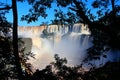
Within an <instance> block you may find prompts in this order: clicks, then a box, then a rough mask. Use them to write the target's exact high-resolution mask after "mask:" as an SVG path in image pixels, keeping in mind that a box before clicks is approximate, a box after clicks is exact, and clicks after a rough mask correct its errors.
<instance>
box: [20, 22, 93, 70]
mask: <svg viewBox="0 0 120 80" xmlns="http://www.w3.org/2000/svg"><path fill="white" fill-rule="evenodd" d="M84 27H85V26H83V25H82V24H74V26H73V30H72V32H70V33H69V28H68V26H60V25H49V26H47V27H44V29H43V28H42V29H41V28H40V27H38V29H37V27H19V29H18V34H19V37H22V38H31V39H32V50H31V51H32V52H33V53H34V54H36V55H35V58H36V59H31V60H30V61H29V62H31V63H32V64H33V66H34V67H35V68H39V69H41V68H44V67H45V66H46V65H47V64H49V63H50V62H52V61H53V60H54V59H53V57H54V54H59V56H60V57H66V58H67V60H68V65H71V66H72V65H79V64H80V61H81V60H82V58H83V57H84V55H85V50H86V49H87V48H89V47H90V45H91V44H90V37H89V34H90V33H89V31H87V28H86V27H85V28H84ZM45 29H46V30H47V33H48V34H50V33H54V35H50V36H47V37H46V38H45V37H44V38H43V37H41V35H43V33H42V32H43V30H45ZM44 36H45V35H44Z"/></svg>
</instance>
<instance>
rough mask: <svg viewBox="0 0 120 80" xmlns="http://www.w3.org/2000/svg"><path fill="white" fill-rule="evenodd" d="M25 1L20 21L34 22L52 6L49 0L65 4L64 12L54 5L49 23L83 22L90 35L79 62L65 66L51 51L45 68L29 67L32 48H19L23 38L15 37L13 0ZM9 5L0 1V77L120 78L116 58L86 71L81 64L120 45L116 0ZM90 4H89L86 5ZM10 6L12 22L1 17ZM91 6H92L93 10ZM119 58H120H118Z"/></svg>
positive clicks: (42, 0)
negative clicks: (33, 68) (25, 9)
mask: <svg viewBox="0 0 120 80" xmlns="http://www.w3.org/2000/svg"><path fill="white" fill-rule="evenodd" d="M24 1H27V2H28V4H29V5H31V6H32V8H30V10H29V12H28V14H25V15H23V16H22V17H21V20H22V21H27V22H28V24H29V23H30V22H36V21H37V20H38V18H39V17H40V16H42V17H44V18H45V17H47V15H49V14H46V10H47V9H49V8H52V6H51V5H52V3H56V4H57V6H58V7H63V8H64V7H68V12H67V13H64V12H63V11H62V9H61V10H60V9H58V10H57V9H55V19H54V20H52V24H71V25H73V24H74V23H77V22H79V23H83V24H87V25H88V28H89V29H90V32H91V37H93V40H92V43H93V46H91V47H90V48H89V49H87V50H86V51H87V57H86V58H85V59H84V60H83V63H82V64H80V65H79V66H74V67H70V66H67V65H66V64H67V59H66V58H60V57H59V55H57V54H56V55H54V59H55V61H54V62H51V63H50V64H49V65H46V67H45V69H42V70H39V69H38V70H36V71H35V72H33V71H32V65H31V64H30V63H28V62H27V60H29V57H32V58H34V54H33V53H32V52H29V53H24V50H25V48H21V49H19V44H23V46H24V42H23V41H22V40H21V39H18V32H17V28H18V11H19V10H17V2H21V3H24ZM11 3H12V5H9V4H7V3H3V2H1V1H0V79H1V80H9V79H10V80H11V79H18V80H120V77H119V74H120V61H117V62H107V63H106V64H105V65H103V66H102V67H100V68H96V67H95V66H94V65H93V64H91V65H93V67H92V68H90V70H88V71H86V70H85V69H84V67H83V64H86V63H89V61H91V60H99V59H100V57H101V56H102V57H104V58H106V57H107V54H105V53H106V52H108V51H109V50H110V49H113V50H119V49H120V0H91V2H89V0H64V1H63V0H62V1H61V0H39V1H38V0H11ZM88 4H89V5H91V8H89V7H87V5H88ZM9 10H12V13H13V22H12V23H10V22H8V21H7V17H5V14H6V13H9ZM93 10H95V11H94V12H93ZM119 60H120V59H119Z"/></svg>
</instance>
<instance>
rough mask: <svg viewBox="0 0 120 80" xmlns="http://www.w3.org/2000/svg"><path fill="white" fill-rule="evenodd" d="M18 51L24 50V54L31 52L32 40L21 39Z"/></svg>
mask: <svg viewBox="0 0 120 80" xmlns="http://www.w3.org/2000/svg"><path fill="white" fill-rule="evenodd" d="M18 46H19V50H21V49H23V48H25V50H24V53H28V52H31V49H32V39H31V38H21V39H20V41H19V43H18Z"/></svg>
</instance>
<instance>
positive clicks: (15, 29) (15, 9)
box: [12, 0, 23, 80]
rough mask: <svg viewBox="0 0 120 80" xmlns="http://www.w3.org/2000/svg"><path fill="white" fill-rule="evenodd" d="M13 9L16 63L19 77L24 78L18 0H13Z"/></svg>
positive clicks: (21, 79) (20, 79)
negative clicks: (19, 43)
mask: <svg viewBox="0 0 120 80" xmlns="http://www.w3.org/2000/svg"><path fill="white" fill-rule="evenodd" d="M12 11H13V53H14V56H15V65H16V69H17V72H18V79H19V80H23V76H22V68H21V64H20V58H19V53H18V34H17V27H18V15H17V4H16V0H12Z"/></svg>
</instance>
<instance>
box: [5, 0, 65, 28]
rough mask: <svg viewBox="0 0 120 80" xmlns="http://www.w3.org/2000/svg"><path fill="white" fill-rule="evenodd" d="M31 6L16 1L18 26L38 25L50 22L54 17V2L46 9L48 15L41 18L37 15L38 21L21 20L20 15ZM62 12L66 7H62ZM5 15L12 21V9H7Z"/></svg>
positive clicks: (26, 11)
mask: <svg viewBox="0 0 120 80" xmlns="http://www.w3.org/2000/svg"><path fill="white" fill-rule="evenodd" d="M10 1H11V0H8V1H7V2H8V3H11V2H10ZM30 7H31V6H30V5H28V3H27V2H23V3H21V2H17V8H18V25H19V26H39V25H40V24H41V23H42V22H48V23H51V20H53V19H54V9H56V8H57V6H56V4H55V3H54V4H52V7H53V8H51V9H47V11H46V12H47V14H48V16H47V17H46V18H43V17H39V19H38V21H36V22H32V23H29V24H28V23H27V22H26V21H21V17H22V15H25V14H27V13H28V11H29V8H30ZM63 11H64V12H66V11H67V8H64V9H63ZM6 17H7V20H8V21H10V22H12V21H13V19H12V18H13V17H12V10H10V11H9V13H7V14H6Z"/></svg>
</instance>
